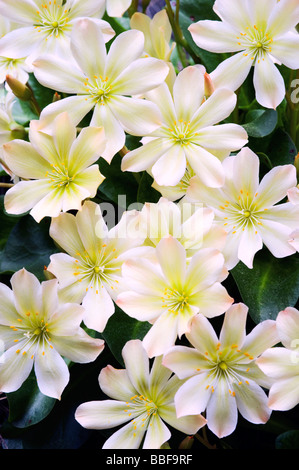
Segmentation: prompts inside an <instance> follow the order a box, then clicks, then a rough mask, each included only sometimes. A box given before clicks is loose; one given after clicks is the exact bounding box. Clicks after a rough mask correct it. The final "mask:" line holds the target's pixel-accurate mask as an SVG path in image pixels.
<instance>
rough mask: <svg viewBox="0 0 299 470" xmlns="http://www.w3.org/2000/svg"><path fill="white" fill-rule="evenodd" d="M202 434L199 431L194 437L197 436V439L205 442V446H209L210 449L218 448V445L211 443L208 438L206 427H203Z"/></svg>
mask: <svg viewBox="0 0 299 470" xmlns="http://www.w3.org/2000/svg"><path fill="white" fill-rule="evenodd" d="M202 434H203V435H202V436H201V435H200V434H198V433H196V434H194V437H196V439H197V440H198V441H199V442H201V444H203V445H204V446H205V447H207V448H208V449H216V445H215V444H214V445H212V444H210V443H209V441H208V438H207V433H206V430H205V427H204V428H202Z"/></svg>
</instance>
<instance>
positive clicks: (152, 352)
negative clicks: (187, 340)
mask: <svg viewBox="0 0 299 470" xmlns="http://www.w3.org/2000/svg"><path fill="white" fill-rule="evenodd" d="M165 331H167V335H165ZM177 336H178V318H177V316H176V315H173V314H172V313H168V312H167V313H165V312H163V313H162V315H160V316H159V318H158V319H157V320H156V321H155V323H154V324H153V326H152V327H151V329H150V330H149V331H148V333H147V334H146V335H145V337H144V338H143V346H144V348H145V350H146V352H147V354H148V356H149V357H150V358H151V357H154V356H160V355H161V354H164V353H165V352H166V351H167V350H168V349H169V348H171V347H172V346H173V345H174V343H175V341H176V339H177Z"/></svg>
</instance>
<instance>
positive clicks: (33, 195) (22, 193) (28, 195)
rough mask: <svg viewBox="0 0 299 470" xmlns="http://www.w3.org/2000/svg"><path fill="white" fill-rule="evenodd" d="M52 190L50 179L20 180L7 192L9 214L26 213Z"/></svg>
mask: <svg viewBox="0 0 299 470" xmlns="http://www.w3.org/2000/svg"><path fill="white" fill-rule="evenodd" d="M49 191H51V186H50V184H49V182H48V181H45V180H35V181H19V182H18V183H17V184H16V185H15V186H13V187H12V188H10V189H9V190H8V191H7V193H6V194H5V198H4V205H5V210H6V211H7V212H8V213H9V214H24V213H25V212H27V211H29V210H30V209H31V208H32V207H33V206H35V204H37V203H38V202H39V201H40V200H41V199H42V198H44V197H45V196H46V194H48V193H49Z"/></svg>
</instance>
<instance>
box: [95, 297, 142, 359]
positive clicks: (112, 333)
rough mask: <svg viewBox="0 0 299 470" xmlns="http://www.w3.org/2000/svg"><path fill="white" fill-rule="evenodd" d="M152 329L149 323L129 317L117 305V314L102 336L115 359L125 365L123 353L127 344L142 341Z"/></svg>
mask: <svg viewBox="0 0 299 470" xmlns="http://www.w3.org/2000/svg"><path fill="white" fill-rule="evenodd" d="M150 327H151V325H150V324H149V323H148V322H140V321H138V320H135V319H134V318H131V317H129V316H128V315H127V314H125V313H124V312H123V311H122V310H121V309H120V308H119V307H118V306H117V305H116V306H115V313H114V314H113V315H112V317H110V318H109V320H108V323H107V325H106V328H105V330H104V332H103V335H102V336H103V338H104V340H105V341H106V343H107V345H108V347H109V348H110V351H111V352H112V354H113V356H114V357H115V359H116V360H117V361H118V362H119V363H120V364H122V365H124V363H123V359H122V355H121V352H122V349H123V347H124V345H125V344H126V342H127V341H129V340H131V339H140V340H142V339H143V338H144V336H145V335H146V333H147V332H148V330H149V329H150Z"/></svg>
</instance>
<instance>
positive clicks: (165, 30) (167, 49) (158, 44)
mask: <svg viewBox="0 0 299 470" xmlns="http://www.w3.org/2000/svg"><path fill="white" fill-rule="evenodd" d="M130 26H131V28H132V29H138V30H139V31H142V32H143V34H144V38H145V43H144V50H145V53H146V54H148V55H149V56H151V57H156V58H157V59H162V60H165V61H166V62H168V61H169V60H170V56H171V54H172V52H173V49H174V47H175V43H174V42H173V43H172V45H171V46H170V41H171V34H172V29H171V25H170V22H169V19H168V15H167V13H166V10H161V11H158V13H156V14H155V15H154V17H153V18H152V19H151V18H149V16H147V15H145V14H144V13H139V12H136V13H134V15H132V17H131V19H130Z"/></svg>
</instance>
